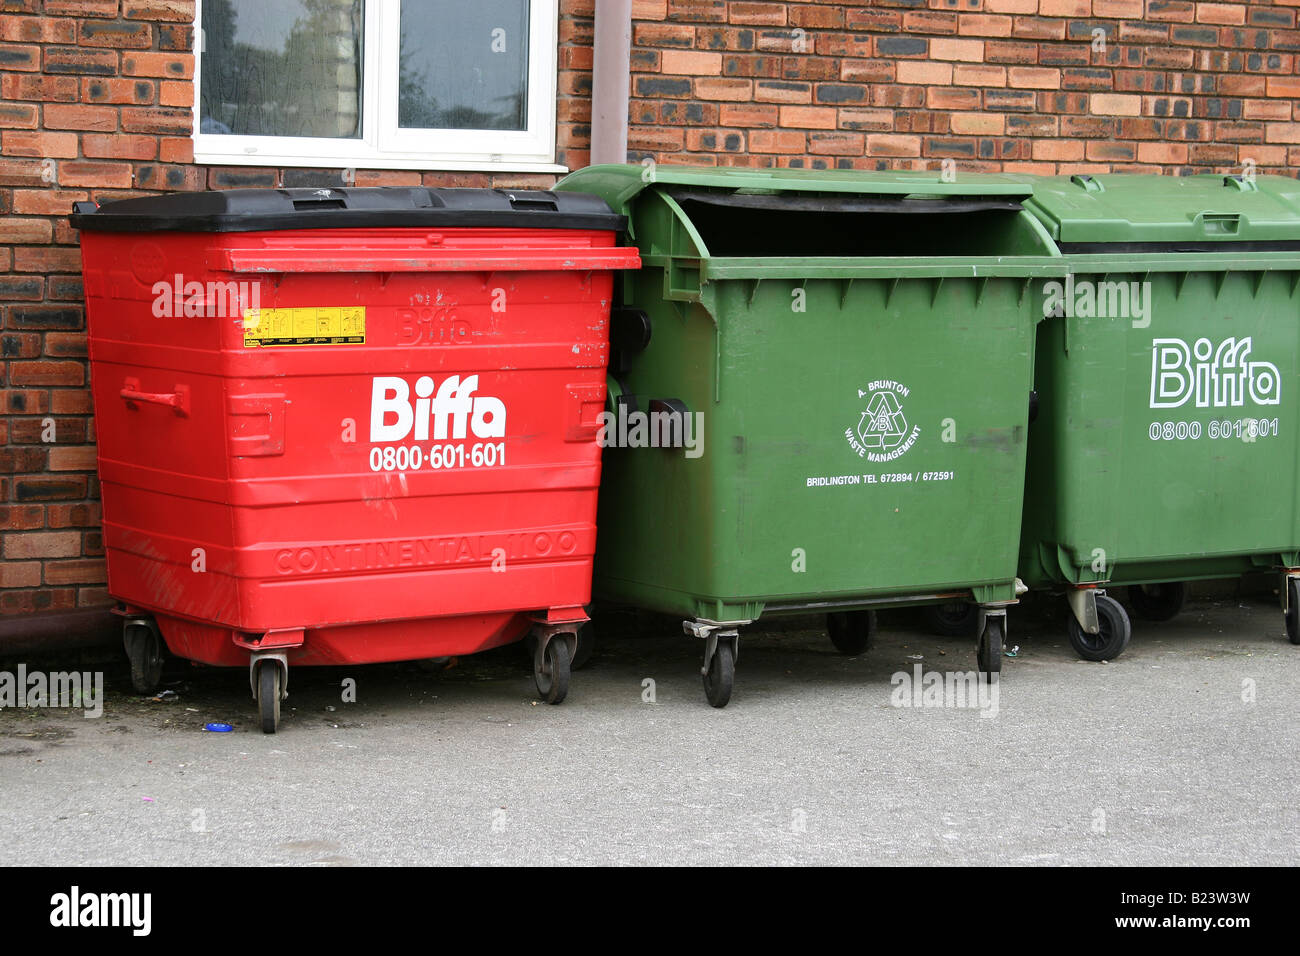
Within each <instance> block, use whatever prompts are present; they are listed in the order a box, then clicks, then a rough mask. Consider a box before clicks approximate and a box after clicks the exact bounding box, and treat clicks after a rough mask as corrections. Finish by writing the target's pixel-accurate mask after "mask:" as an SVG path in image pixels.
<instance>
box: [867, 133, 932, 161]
mask: <svg viewBox="0 0 1300 956" xmlns="http://www.w3.org/2000/svg"><path fill="white" fill-rule="evenodd" d="M866 150H867V155H868V156H920V155H921V137H919V136H899V135H891V134H888V133H880V134H873V135H868V136H867V147H866Z"/></svg>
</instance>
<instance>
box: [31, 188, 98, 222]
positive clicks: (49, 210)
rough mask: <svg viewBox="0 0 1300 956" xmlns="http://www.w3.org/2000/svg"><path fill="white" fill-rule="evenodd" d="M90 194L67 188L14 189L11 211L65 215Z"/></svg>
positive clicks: (40, 214)
mask: <svg viewBox="0 0 1300 956" xmlns="http://www.w3.org/2000/svg"><path fill="white" fill-rule="evenodd" d="M89 198H90V194H89V193H85V192H81V191H79V190H69V189H15V190H14V202H13V211H14V212H15V213H17V214H19V215H24V216H66V215H67V214H68V213H69V212H71V211H72V204H73V203H74V202H80V201H82V200H85V199H89Z"/></svg>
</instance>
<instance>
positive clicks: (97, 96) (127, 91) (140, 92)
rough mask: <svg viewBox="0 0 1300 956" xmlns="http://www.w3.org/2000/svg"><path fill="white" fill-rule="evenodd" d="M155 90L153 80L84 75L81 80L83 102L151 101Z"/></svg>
mask: <svg viewBox="0 0 1300 956" xmlns="http://www.w3.org/2000/svg"><path fill="white" fill-rule="evenodd" d="M155 92H156V91H155V88H154V81H153V80H144V79H140V80H131V79H110V78H104V77H84V78H83V79H82V81H81V99H82V102H85V103H132V104H143V103H152V102H153V101H154V96H155Z"/></svg>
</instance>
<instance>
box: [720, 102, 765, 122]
mask: <svg viewBox="0 0 1300 956" xmlns="http://www.w3.org/2000/svg"><path fill="white" fill-rule="evenodd" d="M779 110H780V107H776V106H751V105H749V104H747V103H737V104H732V103H724V104H723V105H722V113H721V117H720V120H721V123H722V125H723V126H758V127H764V126H776V125H777V124H778V123H779V122H780V112H779Z"/></svg>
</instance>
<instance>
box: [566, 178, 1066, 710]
mask: <svg viewBox="0 0 1300 956" xmlns="http://www.w3.org/2000/svg"><path fill="white" fill-rule="evenodd" d="M557 188H558V189H561V190H566V189H568V190H578V191H582V192H588V193H595V194H597V195H599V196H601V197H602V198H604V199H605V200H606V201H607V202H608V203H609V204H610V205H611V206H612V207H613V208H614V209H615V210H617V211H618V212H620V213H625V214H626V215H627V216H628V217H629V230H630V238H631V239H632V240H633V241H634V242H635V243H636V245H637V246H638V247H639V248H640V251H641V256H642V269H641V270H640V271H639V272H637V273H628V274H625V275H624V277H623V286H622V290H621V295H622V300H621V302H619V303H616V308H615V313H614V316H613V318H612V322H613V325H612V340H613V346H614V354H613V357H612V371H613V375H614V378H615V382H614V384H613V385H612V386H611V396H612V401H611V403H610V405H609V414H610V418H609V420H608V424H609V425H610V426H611V428H610V429H609V432H608V434H607V435H606V439H607V441H606V444H607V446H608V445H611V444H612V445H616V446H618V447H607V450H606V452H605V455H604V472H603V475H602V479H601V492H600V506H599V515H598V520H597V526H598V542H597V549H596V567H595V581H594V594H595V596H596V598H597V599H598V600H601V601H605V602H610V603H618V604H625V605H631V606H637V607H642V608H648V609H652V610H656V611H660V612H665V613H669V614H677V615H681V616H682V617H683V618H684V619H685V624H686V629H687V631H688V633H692V634H694V635H696V636H698V637H702V638H704V639H705V641H706V643H705V661H704V668H703V673H704V683H705V690H706V693H707V695H708V697H709V700H710V702H711V703H713V704H714V706H723V705H724V704H725V703H726V701H727V698H728V697H729V694H730V689H731V682H732V667H733V666H734V659H735V652H736V650H737V646H736V645H737V636H738V628H739V627H740V626H742V625H744V624H746V623H749V622H752V621H754V620H755V619H757V618H759V617H760V616H763V615H771V614H778V613H779V614H792V613H808V612H818V613H823V612H824V613H827V614H828V616H829V619H828V626H829V629H830V631H831V637H832V639H833V640H834V641H835V643H836V646H837V647H839V648H840V649H841V650H844V651H845V652H848V653H858V652H861V651H862V650H864V649H865V647H866V646H867V644H868V643H869V639H870V633H871V630H872V628H873V626H874V615H873V613H872V611H871V609H872V608H875V607H879V606H882V605H906V604H939V603H940V602H951V601H954V600H956V601H964V602H968V603H970V604H972V605H976V607H975V608H974V609H973V610H974V613H975V615H976V616H977V624H976V630H975V632H974V633H975V634H977V635H978V636H979V648H980V650H979V663H980V666H981V669H982V670H983V671H985V672H992V671H996V670H998V669H999V668H1000V662H1001V657H1002V640H1003V638H1004V636H1005V607H1006V605H1007V604H1009V603H1012V602H1014V600H1015V599H1016V592H1017V587H1016V561H1017V553H1018V543H1019V533H1020V520H1021V508H1022V503H1023V502H1022V497H1023V485H1024V465H1025V443H1026V432H1027V427H1028V416H1029V410H1030V392H1031V384H1032V356H1033V349H1034V335H1035V328H1036V324H1037V323H1038V322H1039V321H1040V320H1041V318H1042V292H1041V288H1042V285H1043V282H1044V281H1045V279H1046V278H1047V277H1052V276H1062V275H1063V274H1064V268H1063V264H1062V260H1061V258H1060V257H1059V255H1058V254H1057V253H1056V251H1055V248H1054V246H1053V244H1052V242H1051V240H1050V239H1049V238H1048V236H1047V234H1046V232H1045V230H1044V229H1043V227H1042V225H1041V224H1040V223H1039V221H1038V220H1037V219H1035V218H1034V217H1033V216H1031V215H1029V214H1028V213H1027V212H1026V211H1025V210H1024V209H1023V207H1022V204H1023V202H1024V201H1025V200H1027V199H1028V198H1029V196H1030V194H1031V190H1032V187H1031V186H1029V185H1028V184H1026V183H1025V182H1024V181H1023V180H1017V179H1016V178H1014V177H1008V176H993V175H983V176H975V175H971V176H962V177H960V178H959V179H958V180H957V181H955V182H946V181H944V180H943V178H942V177H941V176H940V175H939V174H938V173H868V172H841V171H835V172H814V171H806V170H772V171H768V170H763V171H756V170H732V169H693V168H681V167H678V168H674V167H664V166H658V167H653V168H651V167H646V168H643V167H639V166H597V167H590V168H588V169H584V170H581V171H579V172H577V173H574V174H572V175H570V176H569V177H567V178H566V179H565V180H564V181H563V182H561V183H560V184H559V186H558V187H557ZM638 412H639V413H642V414H643V415H644V416H646V417H648V418H651V419H652V418H653V416H654V415H656V414H659V415H665V414H674V415H681V416H682V420H683V421H684V422H686V421H689V422H690V423H691V425H690V428H691V430H690V431H687V430H686V428H683V429H682V433H681V434H678V435H674V437H675V438H676V439H679V440H680V441H679V442H678V444H680V445H682V446H687V447H674V448H663V447H629V446H634V445H636V444H638V441H637V438H636V435H635V434H634V432H633V430H632V429H631V428H624V425H623V420H624V419H627V420H629V421H630V420H631V419H630V418H629V416H632V415H634V414H635V413H638ZM697 422H698V423H699V424H696V423H697ZM640 443H641V444H642V445H644V436H642V439H641V442H640ZM692 443H693V447H689V446H691V445H692ZM660 444H662V442H661V443H660ZM982 611H983V612H987V613H982Z"/></svg>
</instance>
